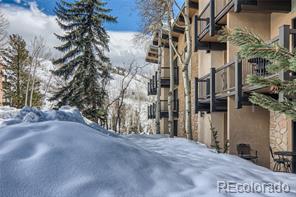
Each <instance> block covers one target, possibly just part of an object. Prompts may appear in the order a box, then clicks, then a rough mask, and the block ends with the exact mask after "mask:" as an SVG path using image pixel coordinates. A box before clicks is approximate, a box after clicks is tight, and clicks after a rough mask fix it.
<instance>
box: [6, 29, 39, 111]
mask: <svg viewBox="0 0 296 197" xmlns="http://www.w3.org/2000/svg"><path fill="white" fill-rule="evenodd" d="M2 57H3V60H4V71H3V75H4V82H3V91H4V97H5V100H6V101H7V102H8V103H7V104H9V105H11V106H13V107H16V108H22V107H24V106H25V94H26V84H27V81H28V78H29V76H30V73H29V72H28V64H30V57H29V52H28V50H27V49H26V42H25V41H24V39H23V38H22V37H21V36H19V35H14V34H13V35H11V36H10V37H9V46H8V48H7V49H5V50H4V53H3V56H2ZM39 84H40V82H37V86H36V89H35V91H34V92H33V95H34V98H33V100H34V102H33V104H35V106H40V105H41V99H42V96H41V93H40V91H39Z"/></svg>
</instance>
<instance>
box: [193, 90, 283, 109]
mask: <svg viewBox="0 0 296 197" xmlns="http://www.w3.org/2000/svg"><path fill="white" fill-rule="evenodd" d="M252 92H257V93H261V94H265V95H268V96H271V97H273V98H274V99H278V94H274V93H273V92H272V91H271V90H270V87H262V86H261V87H260V86H244V87H243V94H242V96H241V98H240V102H241V105H242V106H250V105H252V103H251V102H250V101H249V97H250V95H251V93H252ZM235 94H236V92H235V90H234V89H233V90H228V91H225V92H221V93H219V94H217V95H216V99H215V101H214V102H213V103H212V104H211V101H210V99H201V100H199V101H197V103H196V110H195V112H196V113H198V112H207V113H211V112H227V108H228V105H227V98H228V97H231V96H232V97H233V96H235ZM211 105H214V107H212V109H213V111H211Z"/></svg>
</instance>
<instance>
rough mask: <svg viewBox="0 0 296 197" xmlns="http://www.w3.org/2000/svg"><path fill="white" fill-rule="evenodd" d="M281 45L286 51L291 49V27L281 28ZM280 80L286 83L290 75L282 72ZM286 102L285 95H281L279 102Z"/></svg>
mask: <svg viewBox="0 0 296 197" xmlns="http://www.w3.org/2000/svg"><path fill="white" fill-rule="evenodd" d="M279 45H280V46H281V47H284V48H286V49H288V50H289V49H290V26H289V25H283V26H281V27H280V28H279ZM279 78H280V80H282V81H286V80H288V78H289V73H288V72H285V71H281V72H280V73H279ZM283 100H284V95H283V94H282V93H280V94H279V101H283Z"/></svg>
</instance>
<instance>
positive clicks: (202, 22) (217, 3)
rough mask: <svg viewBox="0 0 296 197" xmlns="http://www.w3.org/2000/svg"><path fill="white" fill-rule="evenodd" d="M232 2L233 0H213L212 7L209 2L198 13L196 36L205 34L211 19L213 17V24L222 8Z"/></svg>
mask: <svg viewBox="0 0 296 197" xmlns="http://www.w3.org/2000/svg"><path fill="white" fill-rule="evenodd" d="M232 2H233V0H213V7H212V2H211V0H210V2H209V3H208V4H207V5H206V6H205V7H204V9H203V10H202V11H201V12H200V15H199V18H198V35H203V34H205V32H207V31H208V30H209V28H210V22H211V17H213V19H212V20H214V21H213V22H215V20H216V19H217V17H218V16H219V15H220V13H221V12H222V11H223V10H224V8H225V7H227V6H228V5H229V4H230V3H232ZM212 11H213V13H212Z"/></svg>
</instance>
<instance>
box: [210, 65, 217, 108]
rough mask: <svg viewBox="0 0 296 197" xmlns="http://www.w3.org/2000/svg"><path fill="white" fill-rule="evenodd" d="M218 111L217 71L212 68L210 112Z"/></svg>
mask: <svg viewBox="0 0 296 197" xmlns="http://www.w3.org/2000/svg"><path fill="white" fill-rule="evenodd" d="M215 111H216V69H215V68H211V73H210V112H215Z"/></svg>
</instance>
